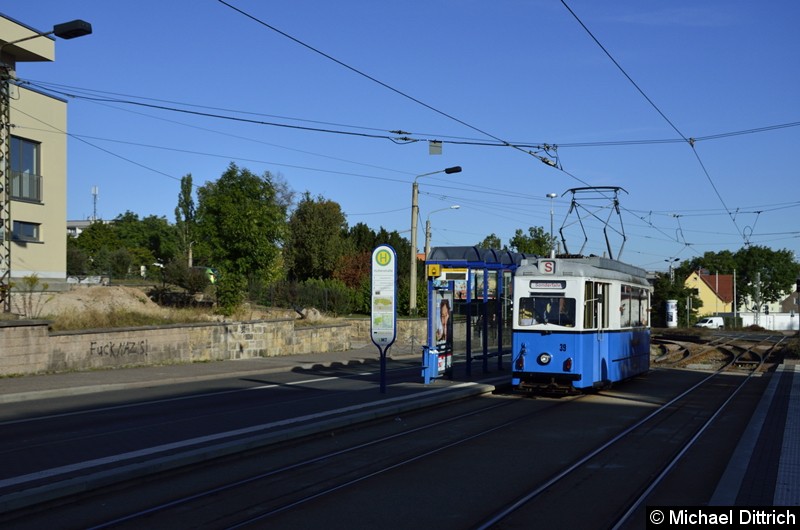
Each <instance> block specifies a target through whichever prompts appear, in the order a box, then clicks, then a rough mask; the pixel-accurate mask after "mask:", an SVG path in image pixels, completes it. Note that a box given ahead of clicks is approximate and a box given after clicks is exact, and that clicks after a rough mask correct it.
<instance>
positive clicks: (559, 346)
mask: <svg viewBox="0 0 800 530" xmlns="http://www.w3.org/2000/svg"><path fill="white" fill-rule="evenodd" d="M558 351H567V345H566V344H559V345H558Z"/></svg>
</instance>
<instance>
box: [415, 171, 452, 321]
mask: <svg viewBox="0 0 800 530" xmlns="http://www.w3.org/2000/svg"><path fill="white" fill-rule="evenodd" d="M437 173H447V174H448V175H451V174H453V173H461V166H453V167H448V168H446V169H440V170H439V171H431V172H430V173H423V174H422V175H417V176H416V177H414V184H413V186H411V270H410V271H409V272H410V274H411V281H410V282H409V287H408V295H409V298H408V312H409V313H410V314H411V315H413V314H414V313H416V312H417V217H418V216H419V205H418V204H417V200H418V197H419V184H417V180H418V179H420V178H421V177H427V176H428V175H435V174H437Z"/></svg>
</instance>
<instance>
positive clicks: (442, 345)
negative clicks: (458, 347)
mask: <svg viewBox="0 0 800 530" xmlns="http://www.w3.org/2000/svg"><path fill="white" fill-rule="evenodd" d="M435 300H436V305H435V306H434V307H435V311H436V313H435V315H436V317H435V319H436V349H437V350H439V353H440V354H441V353H451V352H452V351H453V292H452V291H438V292H437V293H436V299H435Z"/></svg>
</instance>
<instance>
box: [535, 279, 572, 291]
mask: <svg viewBox="0 0 800 530" xmlns="http://www.w3.org/2000/svg"><path fill="white" fill-rule="evenodd" d="M566 287H567V282H566V281H564V280H531V283H530V284H529V288H530V289H564V288H566Z"/></svg>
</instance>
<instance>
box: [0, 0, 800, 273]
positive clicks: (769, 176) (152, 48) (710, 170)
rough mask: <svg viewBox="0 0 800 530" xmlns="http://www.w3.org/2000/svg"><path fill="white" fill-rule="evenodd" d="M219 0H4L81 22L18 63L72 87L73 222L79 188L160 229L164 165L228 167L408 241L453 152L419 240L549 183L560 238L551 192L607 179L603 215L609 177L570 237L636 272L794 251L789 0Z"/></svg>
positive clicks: (64, 88)
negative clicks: (70, 34)
mask: <svg viewBox="0 0 800 530" xmlns="http://www.w3.org/2000/svg"><path fill="white" fill-rule="evenodd" d="M226 1H227V3H228V4H230V5H226V4H225V3H223V2H220V1H219V0H169V1H163V0H162V1H160V2H155V1H152V0H138V1H136V2H131V1H123V0H115V1H113V2H112V1H107V0H72V1H70V2H64V1H63V0H25V1H22V0H17V1H10V2H4V6H3V7H2V8H0V11H2V12H3V13H4V14H5V15H6V16H9V17H11V18H13V19H16V20H18V21H20V22H23V23H25V24H27V25H29V26H32V27H34V28H36V29H38V30H41V31H49V30H50V29H51V28H52V26H53V25H54V24H57V23H60V22H65V21H68V20H72V19H76V18H79V19H84V20H86V21H88V22H90V23H91V24H92V26H93V30H94V31H93V34H92V35H89V36H86V37H82V38H79V39H75V40H69V41H65V40H58V41H57V42H56V61H55V62H54V63H46V64H32V63H28V64H20V65H18V68H17V76H18V77H19V78H20V79H21V80H24V81H30V82H31V83H32V86H35V87H39V88H44V89H47V90H52V91H53V93H54V94H58V95H60V96H61V97H65V98H67V99H68V100H69V132H70V134H71V135H73V136H72V137H70V139H69V143H68V145H69V155H68V179H69V181H68V197H67V201H68V202H67V211H68V217H69V218H70V219H87V218H89V217H91V216H92V215H93V212H94V204H93V196H92V187H94V186H97V188H98V190H99V194H98V197H97V206H96V211H97V215H98V216H99V217H102V218H105V219H111V218H114V217H116V216H117V215H119V214H121V213H124V212H125V211H127V210H130V211H133V212H135V213H137V214H139V215H140V216H141V217H144V216H148V215H158V216H164V217H166V218H167V219H168V220H169V221H170V222H174V209H175V205H176V204H177V197H178V193H179V184H180V179H181V177H182V176H184V175H186V174H189V173H191V174H192V176H193V180H194V183H195V184H196V185H202V184H204V183H205V182H208V181H213V180H216V179H217V178H218V177H219V176H220V174H221V173H222V172H224V171H225V169H226V168H227V166H228V164H229V163H230V162H235V163H236V164H237V165H238V166H240V167H244V168H247V169H249V170H251V171H253V172H255V173H258V174H262V173H264V172H265V171H269V172H271V173H273V174H278V175H280V176H281V177H282V178H283V179H284V180H285V181H286V182H287V183H288V185H289V186H290V187H291V188H292V189H293V190H295V191H296V192H297V193H298V194H299V193H303V192H305V191H309V192H310V193H311V194H312V195H314V196H317V195H322V196H324V197H325V198H327V199H331V200H334V201H336V202H338V203H339V204H341V206H342V209H343V211H344V212H345V213H346V215H347V219H348V222H349V223H350V225H353V224H355V223H358V222H363V223H366V224H367V225H369V226H371V227H372V228H374V229H376V230H377V229H378V228H379V227H381V226H383V227H385V228H387V229H388V230H397V231H399V232H401V233H404V235H405V236H406V237H408V236H409V229H410V224H411V218H410V210H411V183H412V182H413V181H414V179H415V176H416V175H420V174H424V173H429V172H433V171H437V170H440V169H444V168H446V167H450V166H455V165H459V166H461V167H462V168H463V171H462V172H461V173H459V174H453V175H444V174H436V175H430V176H426V177H421V178H419V180H418V182H419V185H420V227H421V230H420V235H419V239H418V247H419V248H420V250H421V248H422V246H423V244H424V238H423V231H422V227H424V224H425V221H426V220H427V219H430V221H431V225H432V244H433V246H437V245H474V244H476V243H478V242H479V241H481V240H483V238H484V237H486V236H487V235H489V234H491V233H494V234H496V235H498V236H499V237H500V238H501V240H502V241H503V242H508V240H509V238H510V237H511V236H512V235H513V233H514V230H516V229H518V228H522V229H525V230H527V227H529V226H542V227H544V228H545V230H546V231H549V227H550V199H548V198H547V197H546V195H547V194H548V193H557V194H558V197H557V198H556V199H554V200H553V211H554V216H553V217H554V222H555V228H556V231H558V229H559V228H560V227H561V226H562V225H565V228H564V233H565V235H566V237H567V245H568V250H570V251H572V252H577V251H578V250H579V249H580V248H581V247H582V246H583V245H584V236H583V234H582V233H581V231H580V226H581V225H580V223H578V217H577V216H576V212H575V211H573V212H572V213H569V214H568V211H569V207H570V199H571V198H572V195H571V194H570V193H569V192H568V191H567V190H569V189H572V188H578V187H588V186H609V187H620V188H622V190H623V191H620V192H619V196H618V197H619V205H620V212H621V216H620V217H619V218H618V217H617V216H616V214H615V213H614V212H613V209H611V208H610V206H611V203H610V202H609V201H608V200H607V199H608V197H609V195H608V194H603V195H602V196H599V197H597V198H596V199H592V198H590V197H587V196H584V194H578V195H577V196H576V197H575V198H576V200H578V205H579V206H580V208H579V211H580V212H582V213H583V217H582V218H581V220H582V222H583V224H584V226H585V229H586V231H587V236H588V241H587V242H586V245H585V247H584V253H597V254H601V253H603V252H604V251H605V250H606V244H605V240H604V236H603V233H602V232H601V231H600V230H601V228H602V224H603V223H601V222H600V221H601V220H602V221H606V220H609V221H610V222H611V226H612V230H611V231H610V232H609V234H610V244H611V249H612V253H613V254H614V255H615V257H620V258H621V259H622V260H623V261H627V262H630V263H633V264H636V265H639V266H642V267H645V268H647V269H650V270H666V269H667V261H666V260H669V259H675V258H678V259H680V260H684V259H690V258H692V257H694V256H698V255H702V254H703V253H704V252H707V251H721V250H726V249H727V250H731V251H733V252H735V251H736V250H738V249H740V248H741V247H742V246H743V245H745V244H748V243H749V244H753V245H763V246H767V247H770V248H773V249H775V250H779V249H789V250H791V251H793V252H794V253H795V255H796V257H797V258H800V222H798V220H800V193H798V191H797V177H798V169H797V167H798V164H797V162H796V152H797V150H798V147H797V146H798V144H800V126H798V125H800V97H798V87H799V86H800V60H799V59H798V57H800V38H798V36H797V33H796V28H797V27H800V3H797V2H795V1H792V0H766V1H764V2H752V1H750V2H746V1H737V0H726V1H722V0H709V1H706V2H696V1H684V0H675V1H671V2H656V1H642V0H636V1H634V0H630V1H628V0H620V1H614V2H595V1H590V0H565V1H566V5H565V4H564V3H562V2H561V1H560V0H541V1H540V0H494V1H492V2H486V1H474V0H472V1H470V0H460V1H455V0H432V1H431V0H429V1H417V0H409V1H406V2H375V1H368V0H359V1H353V0H341V1H339V2H322V1H319V0H317V1H311V0H294V1H292V2H265V1H256V0H226ZM231 6H233V8H232V7H231ZM567 6H568V7H569V9H568V8H567ZM234 8H235V9H234ZM238 10H240V11H242V12H244V13H246V14H243V13H242V12H240V11H238ZM573 13H574V15H573ZM247 15H249V16H247ZM581 23H582V24H583V26H585V28H586V29H585V28H584V27H583V26H582V25H581ZM587 29H588V32H587ZM595 39H596V40H595ZM598 42H599V44H598ZM601 45H602V47H601ZM323 54H324V55H323ZM609 55H610V57H609ZM612 58H613V59H612ZM615 62H616V64H615ZM617 65H618V66H617ZM66 94H70V95H75V96H78V97H72V96H66ZM93 99H94V100H93ZM100 100H105V101H100ZM114 100H117V101H114ZM122 101H126V102H136V103H138V105H132V104H129V103H123V102H122ZM142 104H146V105H155V106H160V107H166V108H171V109H181V110H182V111H184V112H174V111H170V110H166V109H159V108H153V107H152V106H143V105H142ZM197 113H204V114H215V115H224V116H226V117H228V118H229V119H221V118H213V117H209V116H200V115H198V114H197ZM231 118H232V119H231ZM255 122H260V123H255ZM275 124H281V125H282V126H278V125H275ZM44 127H46V125H45V124H43V128H44ZM309 129H324V130H326V131H331V132H319V131H314V130H309ZM392 131H405V132H407V133H411V134H397V133H393V132H392ZM15 133H16V134H21V135H24V131H15ZM343 133H350V134H343ZM733 133H737V134H733ZM56 134H58V133H56ZM399 137H409V138H411V139H412V140H414V141H404V140H398V139H397V138H399ZM392 138H394V140H392ZM690 138H693V139H696V141H694V146H692V145H691V144H690V142H688V141H686V140H687V139H690ZM431 139H438V140H442V141H443V149H442V151H443V152H442V154H441V155H431V154H429V144H428V140H431ZM483 144H495V145H483ZM496 144H503V145H496ZM544 145H549V146H553V145H555V146H557V149H556V150H555V153H557V155H558V162H559V163H560V168H554V167H550V166H548V165H546V164H544V163H542V160H541V159H542V157H548V158H550V159H554V158H555V157H554V152H553V151H552V150H551V151H550V152H544V151H541V150H540V149H538V148H537V146H544ZM520 146H525V147H520ZM454 204H458V205H460V209H458V210H443V209H445V208H448V207H449V206H451V205H454ZM431 212H433V213H431ZM620 226H621V227H622V228H623V229H624V232H625V234H626V236H627V240H626V241H625V243H624V247H623V246H622V242H621V240H620V238H619V236H618V235H617V231H619V229H620ZM621 247H622V252H621V254H620V248H621Z"/></svg>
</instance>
